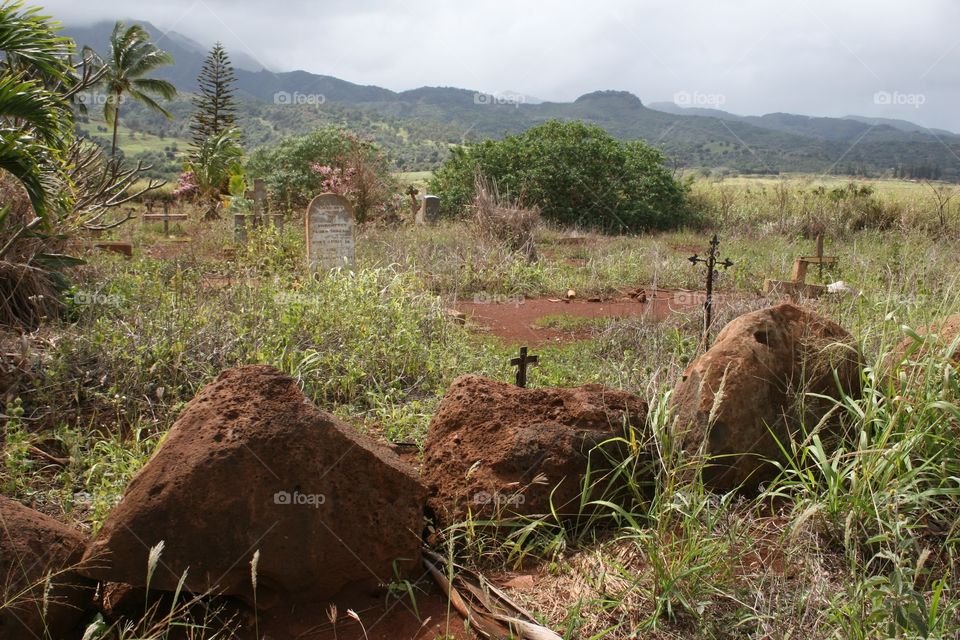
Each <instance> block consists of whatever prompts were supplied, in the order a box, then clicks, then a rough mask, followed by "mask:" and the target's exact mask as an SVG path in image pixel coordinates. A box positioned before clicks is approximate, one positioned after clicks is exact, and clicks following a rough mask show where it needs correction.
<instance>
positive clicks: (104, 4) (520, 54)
mask: <svg viewBox="0 0 960 640" xmlns="http://www.w3.org/2000/svg"><path fill="white" fill-rule="evenodd" d="M45 7H46V9H47V12H48V13H52V14H53V15H55V16H56V17H58V18H59V19H61V20H63V21H66V22H71V23H77V24H80V23H89V22H91V21H93V20H101V19H109V20H113V19H117V18H127V17H129V18H134V19H142V20H149V21H150V22H152V23H154V24H155V25H157V26H158V27H160V28H163V29H172V30H174V31H177V32H180V33H182V34H184V35H186V36H189V37H191V38H193V39H195V40H197V41H199V42H201V43H202V44H205V45H209V44H211V43H212V42H213V41H214V40H222V41H223V42H224V43H225V44H226V45H227V46H228V47H229V48H230V49H231V50H235V51H236V50H239V51H243V52H244V53H246V54H247V55H250V56H252V57H254V58H255V59H257V60H259V61H261V63H262V64H264V65H266V66H268V67H270V68H272V69H275V70H280V71H287V70H293V69H305V70H307V71H312V72H315V73H323V74H328V75H333V76H337V77H340V78H343V79H345V80H349V81H351V82H357V83H361V84H376V85H380V86H385V87H388V88H390V89H395V90H403V89H410V88H414V87H418V86H423V85H441V86H458V87H464V88H469V89H477V90H482V91H489V92H499V91H505V90H514V91H518V92H521V93H524V94H527V95H532V96H536V97H539V98H542V99H547V100H563V101H569V100H573V99H574V98H576V97H577V96H579V95H581V94H583V93H586V92H589V91H593V90H597V89H623V90H628V91H631V92H633V93H635V94H637V95H638V96H639V97H640V98H641V100H643V101H644V102H648V103H649V102H653V101H660V100H667V101H669V100H673V99H674V98H675V96H680V98H681V99H684V98H685V97H686V96H689V98H686V99H688V100H689V101H690V102H691V103H693V104H701V105H702V106H719V107H720V108H723V109H726V110H728V111H733V112H735V113H742V114H761V113H769V112H774V111H788V112H793V113H804V114H810V115H825V116H843V115H848V114H858V115H866V116H876V117H900V118H906V119H909V120H913V121H915V122H917V123H919V124H922V125H925V126H930V127H944V128H949V129H952V130H960V115H957V113H956V111H957V110H956V109H955V105H956V104H957V102H958V99H960V83H958V82H957V79H956V76H957V72H956V69H957V68H958V66H960V65H958V63H960V33H958V32H957V30H956V25H957V24H960V22H958V18H960V3H956V2H955V1H954V0H913V2H910V3H903V2H893V1H892V0H873V1H869V0H830V1H828V0H783V1H782V2H771V1H770V0H742V1H739V2H734V1H733V0H727V1H722V0H673V1H671V2H663V1H662V0H657V1H650V0H639V1H638V0H632V1H631V0H597V1H595V2H593V3H584V2H582V1H581V2H574V1H572V0H550V1H543V0H527V1H526V2H517V0H489V1H488V2H484V3H459V2H458V3H453V2H444V1H442V0H406V1H400V0H355V1H347V0H324V1H323V2H307V1H306V0H276V1H274V2H269V1H267V0H256V1H254V0H239V1H230V2H227V1H225V0H158V1H156V2H152V3H143V4H137V5H133V4H132V3H130V2H121V1H120V0H106V1H100V2H96V3H83V5H82V6H81V5H80V3H77V2H76V0H49V1H48V2H46V3H45Z"/></svg>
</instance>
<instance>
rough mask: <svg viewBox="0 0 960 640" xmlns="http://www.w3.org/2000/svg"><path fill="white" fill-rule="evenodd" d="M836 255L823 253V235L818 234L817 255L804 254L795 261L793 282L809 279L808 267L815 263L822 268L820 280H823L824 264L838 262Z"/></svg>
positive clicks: (803, 281) (801, 282) (799, 282)
mask: <svg viewBox="0 0 960 640" xmlns="http://www.w3.org/2000/svg"><path fill="white" fill-rule="evenodd" d="M836 262H837V258H836V256H825V255H823V236H822V235H818V236H817V255H815V256H802V257H800V258H798V259H797V261H796V262H794V263H793V282H795V283H798V284H803V283H805V282H806V280H807V267H809V266H810V265H811V264H815V265H817V266H818V267H819V268H820V281H821V282H823V265H825V264H836Z"/></svg>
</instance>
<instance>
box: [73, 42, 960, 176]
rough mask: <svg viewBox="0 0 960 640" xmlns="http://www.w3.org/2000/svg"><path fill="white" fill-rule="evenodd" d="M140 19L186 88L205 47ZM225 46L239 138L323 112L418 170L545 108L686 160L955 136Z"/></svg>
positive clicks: (794, 159) (798, 165) (255, 140)
mask: <svg viewBox="0 0 960 640" xmlns="http://www.w3.org/2000/svg"><path fill="white" fill-rule="evenodd" d="M141 24H143V25H144V27H145V28H146V29H147V30H148V31H150V32H151V33H152V34H154V35H155V37H158V39H159V42H158V44H160V46H162V47H164V48H165V49H167V50H168V51H170V53H171V54H172V55H173V57H174V59H175V60H176V65H175V66H173V67H169V68H165V69H162V70H159V71H158V72H157V73H156V75H157V76H158V77H162V78H164V79H167V80H170V81H171V82H173V83H174V84H176V85H177V86H178V87H180V89H181V90H183V91H187V92H189V91H191V90H192V89H193V88H194V87H195V85H196V76H197V74H198V73H199V70H200V66H201V65H202V62H203V58H204V56H205V54H206V50H207V48H206V47H204V46H202V45H200V44H198V43H196V42H194V41H192V40H190V39H189V38H186V37H185V36H182V35H180V34H177V33H176V32H168V33H164V32H163V31H162V30H160V29H158V28H157V27H155V26H154V25H151V24H149V23H141ZM111 29H112V24H110V23H99V24H96V25H93V26H91V27H86V28H79V29H78V28H71V29H67V30H66V33H67V34H68V35H70V36H72V37H74V38H75V39H76V40H77V41H78V43H79V44H81V45H83V44H91V45H92V46H94V47H95V48H97V49H99V50H103V49H104V48H105V46H106V42H107V40H108V39H109V34H110V31H111ZM230 53H231V57H232V58H233V60H234V62H235V66H236V67H237V88H238V94H239V96H240V98H241V99H242V102H243V104H242V111H243V118H242V123H243V125H244V129H245V135H246V136H247V141H248V144H249V145H250V146H255V145H259V144H268V143H270V142H272V141H274V140H276V139H277V138H278V137H280V136H283V135H288V134H291V133H303V132H306V131H309V130H310V128H312V127H315V126H322V125H324V124H331V123H333V124H340V125H343V126H346V127H350V128H352V129H355V130H357V131H360V132H363V133H365V134H366V135H370V136H371V137H373V138H374V139H376V140H377V141H379V142H380V143H381V144H383V145H384V146H385V147H387V148H388V149H389V150H390V151H391V152H392V153H393V154H394V156H395V158H397V162H398V166H400V167H402V168H406V169H411V170H412V169H424V168H430V167H431V166H435V165H436V163H437V162H439V161H440V160H442V158H443V157H445V155H446V153H447V149H448V146H449V145H450V144H459V143H462V142H468V141H474V140H480V139H484V138H496V137H501V136H503V135H507V134H511V133H518V132H521V131H523V130H525V129H527V128H529V127H531V126H534V125H536V124H538V123H541V122H544V121H546V120H550V119H554V118H556V119H562V120H572V119H576V120H583V121H586V122H589V123H593V124H596V125H598V126H601V127H603V128H604V129H606V130H607V131H609V132H610V133H611V134H612V135H614V136H617V137H618V138H622V139H644V140H646V141H647V142H649V143H650V144H653V145H654V146H657V147H660V148H662V149H663V150H664V152H665V153H667V154H668V155H669V156H671V157H672V158H673V159H674V160H675V161H676V162H678V163H679V164H680V165H682V166H686V167H707V168H709V167H729V168H731V169H735V170H738V171H743V172H761V173H777V172H798V171H800V172H823V173H845V174H866V175H876V174H882V173H888V174H889V173H896V174H897V175H908V176H917V177H943V178H949V179H958V178H960V136H957V135H955V134H952V133H950V132H945V131H928V130H926V129H924V128H923V127H921V126H919V125H915V124H913V123H909V122H906V121H901V120H888V119H882V118H872V119H871V118H863V117H858V116H848V117H846V118H822V117H810V116H803V115H794V114H789V113H772V114H767V115H763V116H740V115H735V114H731V113H727V112H725V111H722V110H719V109H702V108H685V107H680V106H678V105H675V104H672V103H654V104H653V105H651V107H652V108H648V107H647V106H644V104H643V103H642V102H641V101H640V99H639V98H638V97H636V96H635V95H633V94H631V93H628V92H624V91H596V92H593V93H588V94H586V95H583V96H580V97H579V98H577V99H576V100H575V101H573V102H569V103H568V102H539V101H530V102H527V101H526V100H524V99H523V97H522V96H520V94H513V95H511V96H489V95H486V94H483V93H478V92H475V91H470V90H467V89H459V88H454V87H420V88H418V89H412V90H409V91H402V92H395V91H391V90H389V89H384V88H382V87H377V86H365V85H358V84H354V83H352V82H348V81H345V80H341V79H339V78H335V77H333V76H327V75H318V74H314V73H309V72H306V71H290V72H272V71H269V70H265V69H263V68H261V67H259V65H256V63H251V61H250V60H246V61H244V58H243V56H240V55H238V54H237V53H236V52H230ZM128 112H129V114H130V115H132V116H133V120H132V121H128V124H131V126H132V127H134V128H136V127H137V126H142V127H145V128H144V129H143V130H144V131H149V132H150V133H154V134H158V135H160V134H163V135H165V136H170V137H176V136H178V135H181V134H182V133H183V131H184V130H185V127H186V122H185V121H186V119H187V118H188V117H189V106H188V105H187V104H186V103H184V104H183V105H182V106H181V107H178V108H177V109H175V112H176V113H177V117H178V121H177V122H165V121H163V120H162V119H158V118H157V117H156V116H154V115H152V114H149V113H147V112H145V111H144V110H142V109H137V108H136V107H131V108H129V109H128Z"/></svg>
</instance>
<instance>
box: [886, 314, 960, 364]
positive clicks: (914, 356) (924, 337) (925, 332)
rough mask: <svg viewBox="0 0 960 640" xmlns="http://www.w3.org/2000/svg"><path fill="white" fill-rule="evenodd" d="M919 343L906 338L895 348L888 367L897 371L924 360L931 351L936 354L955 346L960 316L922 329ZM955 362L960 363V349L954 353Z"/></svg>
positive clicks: (919, 332)
mask: <svg viewBox="0 0 960 640" xmlns="http://www.w3.org/2000/svg"><path fill="white" fill-rule="evenodd" d="M916 334H917V336H919V337H920V341H919V342H918V341H917V340H916V339H914V338H913V337H912V336H911V337H908V338H904V339H903V340H901V341H900V343H899V344H897V346H896V347H894V348H893V351H892V352H891V353H890V355H889V357H888V358H887V364H888V367H889V368H890V369H891V370H896V369H898V368H900V367H903V366H904V365H908V364H909V361H911V360H912V361H916V360H919V359H921V358H923V357H924V356H925V355H927V354H928V353H930V352H931V351H932V352H934V353H938V352H943V353H945V351H941V350H945V349H947V348H949V347H950V345H952V344H953V342H954V341H955V340H956V339H957V337H958V336H960V316H950V317H948V318H945V319H943V320H940V321H938V322H934V323H931V324H929V325H927V326H926V327H923V328H922V329H917V331H916ZM953 360H954V361H955V362H958V363H960V348H957V349H956V350H955V351H954V352H953Z"/></svg>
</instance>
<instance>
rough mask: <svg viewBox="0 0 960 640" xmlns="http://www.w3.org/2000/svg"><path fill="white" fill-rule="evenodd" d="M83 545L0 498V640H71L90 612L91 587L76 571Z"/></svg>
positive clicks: (53, 523) (64, 529) (59, 526)
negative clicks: (47, 584)
mask: <svg viewBox="0 0 960 640" xmlns="http://www.w3.org/2000/svg"><path fill="white" fill-rule="evenodd" d="M86 543H87V541H86V538H84V536H83V535H81V534H80V533H79V532H78V531H76V530H74V529H72V528H70V527H68V526H67V525H65V524H63V523H61V522H59V521H57V520H55V519H53V518H51V517H50V516H47V515H44V514H42V513H39V512H38V511H34V510H33V509H29V508H27V507H25V506H23V505H22V504H20V503H19V502H17V501H15V500H11V499H9V498H6V497H4V496H0V586H2V590H0V605H2V606H0V638H46V637H52V638H72V637H73V635H71V634H73V633H74V632H75V630H76V627H77V625H78V624H79V623H80V620H81V619H82V618H83V616H84V614H85V612H86V611H87V610H88V609H91V608H92V606H93V583H91V582H90V581H89V580H86V579H84V578H82V577H81V576H80V575H78V574H77V573H76V571H75V570H74V569H75V567H76V566H77V565H78V563H79V562H80V558H81V557H82V556H83V548H84V546H85V545H86ZM48 576H49V587H48V588H47V587H46V580H47V577H48ZM45 591H46V593H44V592H45ZM44 611H45V613H44ZM48 634H49V635H48Z"/></svg>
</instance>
